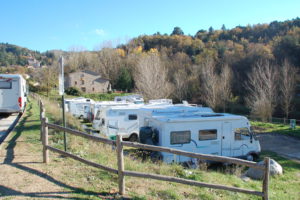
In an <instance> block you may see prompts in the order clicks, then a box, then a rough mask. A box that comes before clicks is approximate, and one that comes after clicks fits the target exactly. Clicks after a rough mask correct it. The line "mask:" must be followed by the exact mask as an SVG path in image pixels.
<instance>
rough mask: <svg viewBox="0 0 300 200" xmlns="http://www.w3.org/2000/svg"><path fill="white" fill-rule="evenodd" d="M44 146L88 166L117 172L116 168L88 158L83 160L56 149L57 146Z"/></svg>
mask: <svg viewBox="0 0 300 200" xmlns="http://www.w3.org/2000/svg"><path fill="white" fill-rule="evenodd" d="M46 148H47V149H48V150H49V151H53V152H56V153H59V154H61V155H64V156H67V157H70V158H73V159H74V160H77V161H80V162H82V163H85V164H87V165H90V166H93V167H96V168H99V169H103V170H106V171H109V172H111V173H114V174H118V170H116V169H114V168H111V167H107V166H104V165H100V164H98V163H94V162H92V161H89V160H85V159H83V158H81V157H78V156H75V155H74V154H71V153H68V152H65V151H62V150H60V149H57V148H54V147H51V146H46Z"/></svg>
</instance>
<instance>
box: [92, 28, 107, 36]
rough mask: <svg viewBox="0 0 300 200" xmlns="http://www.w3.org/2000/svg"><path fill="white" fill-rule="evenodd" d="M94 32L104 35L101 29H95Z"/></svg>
mask: <svg viewBox="0 0 300 200" xmlns="http://www.w3.org/2000/svg"><path fill="white" fill-rule="evenodd" d="M94 33H95V34H96V35H98V36H104V35H105V31H104V30H103V29H95V31H94Z"/></svg>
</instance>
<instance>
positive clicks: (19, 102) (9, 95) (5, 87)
mask: <svg viewBox="0 0 300 200" xmlns="http://www.w3.org/2000/svg"><path fill="white" fill-rule="evenodd" d="M26 102H27V87H26V80H25V79H24V78H23V77H22V75H19V74H0V113H22V112H24V109H25V106H26Z"/></svg>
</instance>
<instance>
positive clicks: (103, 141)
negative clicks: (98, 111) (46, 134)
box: [46, 123, 116, 145]
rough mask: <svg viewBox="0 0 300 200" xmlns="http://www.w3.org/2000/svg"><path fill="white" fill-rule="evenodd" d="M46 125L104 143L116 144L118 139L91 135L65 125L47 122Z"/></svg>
mask: <svg viewBox="0 0 300 200" xmlns="http://www.w3.org/2000/svg"><path fill="white" fill-rule="evenodd" d="M46 126H48V127H49V128H52V129H55V130H59V131H65V132H67V133H70V134H72V135H77V136H80V137H83V138H86V139H90V140H93V141H96V142H102V143H105V144H110V145H116V141H113V140H110V139H107V138H103V137H96V136H93V135H89V134H87V133H84V132H81V131H76V130H73V129H70V128H64V127H62V126H59V125H56V124H50V123H47V124H46Z"/></svg>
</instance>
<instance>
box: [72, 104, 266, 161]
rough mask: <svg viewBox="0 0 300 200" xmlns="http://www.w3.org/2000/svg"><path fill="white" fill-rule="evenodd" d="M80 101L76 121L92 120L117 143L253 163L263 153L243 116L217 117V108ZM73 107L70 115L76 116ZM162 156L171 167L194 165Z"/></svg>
mask: <svg viewBox="0 0 300 200" xmlns="http://www.w3.org/2000/svg"><path fill="white" fill-rule="evenodd" d="M75 101H79V102H80V103H81V101H83V104H82V105H84V106H83V107H82V108H80V109H78V110H81V111H82V112H81V113H80V112H79V111H78V113H77V114H76V115H75V114H74V115H75V116H77V117H83V118H85V117H86V118H87V119H88V118H89V117H88V116H92V118H91V121H92V122H93V128H94V129H95V130H98V131H100V133H102V134H105V135H106V136H108V137H111V138H114V137H115V136H116V135H122V137H123V138H124V139H125V140H126V139H127V140H130V141H132V142H135V141H139V142H141V143H144V144H151V145H158V146H163V147H169V148H174V149H178V150H184V151H189V152H195V153H205V154H213V155H222V156H230V157H242V158H246V159H248V160H253V159H254V157H256V156H258V154H259V152H260V144H259V141H257V140H256V139H255V137H254V135H253V134H252V132H251V129H250V123H249V121H248V119H247V118H246V117H243V116H238V115H232V114H226V113H214V112H213V111H212V109H211V108H208V107H197V106H194V105H190V104H188V103H187V102H184V103H182V104H173V103H172V100H168V99H160V100H151V101H149V103H148V104H144V103H140V102H139V103H137V104H135V103H134V102H129V101H123V100H116V101H104V102H94V101H93V100H91V99H84V98H80V99H76V100H75ZM71 102H72V101H69V109H70V110H69V111H71V113H76V112H77V111H76V112H75V111H74V112H73V111H72V106H71V104H72V103H71ZM80 103H79V105H81V104H80ZM74 104H78V102H77V103H74ZM73 107H76V106H73ZM76 108H77V107H76ZM93 116H94V117H93ZM156 156H159V157H161V158H162V160H163V161H165V162H167V163H171V162H187V161H192V162H193V160H192V159H191V158H189V157H185V156H176V155H174V154H170V153H159V155H156Z"/></svg>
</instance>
